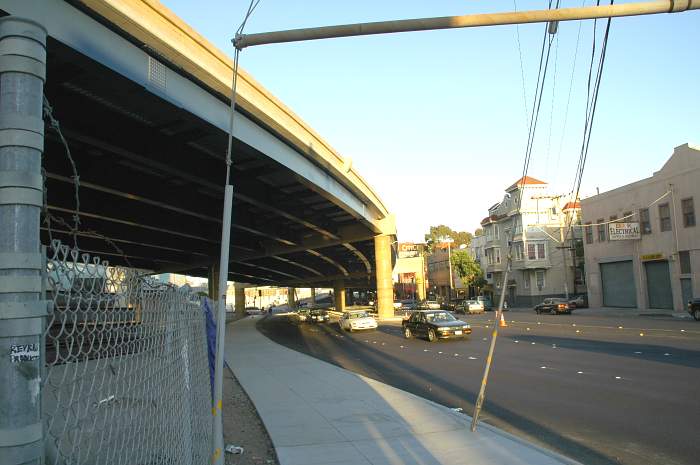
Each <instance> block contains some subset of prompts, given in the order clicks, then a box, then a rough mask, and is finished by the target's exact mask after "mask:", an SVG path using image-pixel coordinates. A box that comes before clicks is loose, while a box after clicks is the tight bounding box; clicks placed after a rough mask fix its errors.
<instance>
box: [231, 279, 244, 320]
mask: <svg viewBox="0 0 700 465" xmlns="http://www.w3.org/2000/svg"><path fill="white" fill-rule="evenodd" d="M233 289H234V292H235V295H234V298H235V302H236V303H235V304H234V310H235V311H236V313H240V314H243V313H245V286H243V285H242V284H239V283H235V284H234V285H233Z"/></svg>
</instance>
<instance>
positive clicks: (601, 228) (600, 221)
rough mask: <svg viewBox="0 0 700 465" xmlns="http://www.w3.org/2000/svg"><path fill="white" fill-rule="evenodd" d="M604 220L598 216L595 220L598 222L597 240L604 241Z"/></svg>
mask: <svg viewBox="0 0 700 465" xmlns="http://www.w3.org/2000/svg"><path fill="white" fill-rule="evenodd" d="M603 221H605V220H604V219H603V218H598V219H597V220H596V221H595V222H596V223H598V226H597V227H598V242H605V226H606V225H605V224H603Z"/></svg>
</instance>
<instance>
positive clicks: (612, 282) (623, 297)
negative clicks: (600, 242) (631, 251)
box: [600, 260, 637, 308]
mask: <svg viewBox="0 0 700 465" xmlns="http://www.w3.org/2000/svg"><path fill="white" fill-rule="evenodd" d="M600 280H601V284H602V288H603V306H604V307H625V308H633V307H636V306H637V290H636V287H635V285H634V271H633V269H632V260H626V261H621V262H611V263H601V264H600Z"/></svg>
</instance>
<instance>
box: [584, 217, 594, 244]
mask: <svg viewBox="0 0 700 465" xmlns="http://www.w3.org/2000/svg"><path fill="white" fill-rule="evenodd" d="M583 230H584V231H585V232H586V244H593V226H591V222H590V221H589V222H588V223H586V227H585V228H583Z"/></svg>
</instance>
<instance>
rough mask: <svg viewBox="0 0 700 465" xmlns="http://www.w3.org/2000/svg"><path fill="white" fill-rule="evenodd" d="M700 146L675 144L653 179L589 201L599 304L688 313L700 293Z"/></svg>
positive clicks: (588, 246) (587, 224)
mask: <svg viewBox="0 0 700 465" xmlns="http://www.w3.org/2000/svg"><path fill="white" fill-rule="evenodd" d="M697 202H700V147H697V146H691V145H688V144H684V145H681V146H679V147H676V148H675V149H674V151H673V154H672V155H671V157H670V158H669V159H668V160H667V161H666V163H665V164H664V166H663V167H662V168H661V169H660V170H659V171H657V172H656V173H654V174H653V175H652V176H651V177H649V178H646V179H642V180H641V181H637V182H634V183H631V184H628V185H625V186H622V187H618V188H617V189H613V190H611V191H609V192H604V193H602V194H599V195H595V196H592V197H590V198H587V199H584V200H583V201H582V202H581V204H582V209H583V210H582V214H583V223H584V228H583V229H584V231H585V234H584V242H585V245H584V250H585V260H586V273H587V276H588V277H587V282H588V297H589V303H590V305H592V306H602V307H621V308H635V309H636V308H638V309H640V310H654V311H658V310H662V311H663V310H665V311H674V310H675V311H682V310H684V308H685V303H686V302H687V301H688V300H689V299H690V298H691V297H693V296H696V297H697V296H700V229H699V228H698V226H697V225H696V224H697V220H696V214H695V204H696V203H697Z"/></svg>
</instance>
